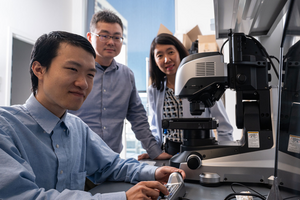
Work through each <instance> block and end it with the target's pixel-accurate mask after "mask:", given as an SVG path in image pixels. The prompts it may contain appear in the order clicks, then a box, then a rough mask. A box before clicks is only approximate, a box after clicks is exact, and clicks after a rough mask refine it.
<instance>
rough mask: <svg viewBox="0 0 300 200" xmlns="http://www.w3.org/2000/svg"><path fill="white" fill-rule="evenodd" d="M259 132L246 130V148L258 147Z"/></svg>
mask: <svg viewBox="0 0 300 200" xmlns="http://www.w3.org/2000/svg"><path fill="white" fill-rule="evenodd" d="M259 147H260V146H259V132H258V131H248V148H259Z"/></svg>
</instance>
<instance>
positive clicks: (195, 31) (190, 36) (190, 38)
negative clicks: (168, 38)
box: [157, 24, 202, 50]
mask: <svg viewBox="0 0 300 200" xmlns="http://www.w3.org/2000/svg"><path fill="white" fill-rule="evenodd" d="M161 33H168V34H171V35H173V33H172V32H171V31H170V30H169V29H168V28H167V27H165V26H164V25H163V24H160V26H159V30H158V32H157V35H159V34H161ZM198 35H202V34H201V31H200V29H199V27H198V25H197V26H195V27H194V28H192V29H191V30H190V31H189V32H187V33H185V34H177V35H174V36H175V37H177V38H178V39H179V40H180V41H181V42H182V44H183V46H184V47H185V48H186V49H187V50H189V49H190V48H191V46H192V43H193V42H194V41H196V40H197V39H198Z"/></svg>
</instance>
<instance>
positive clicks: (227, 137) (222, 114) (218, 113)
mask: <svg viewBox="0 0 300 200" xmlns="http://www.w3.org/2000/svg"><path fill="white" fill-rule="evenodd" d="M210 112H211V116H212V117H214V118H216V119H217V120H218V122H219V126H218V128H217V131H218V141H232V140H233V137H232V132H233V127H232V125H231V124H230V121H229V117H228V116H227V112H226V110H225V107H224V104H223V102H222V100H221V99H220V100H219V101H216V103H215V105H214V106H213V107H211V108H210Z"/></svg>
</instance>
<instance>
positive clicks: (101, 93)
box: [71, 10, 171, 159]
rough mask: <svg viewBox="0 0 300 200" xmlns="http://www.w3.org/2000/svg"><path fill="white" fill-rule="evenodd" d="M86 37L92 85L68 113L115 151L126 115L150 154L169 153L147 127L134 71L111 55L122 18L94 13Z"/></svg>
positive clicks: (116, 45)
mask: <svg viewBox="0 0 300 200" xmlns="http://www.w3.org/2000/svg"><path fill="white" fill-rule="evenodd" d="M87 39H88V40H89V41H90V42H91V44H92V46H93V47H94V49H95V52H96V59H95V60H96V69H97V73H96V75H95V78H94V87H93V89H92V91H91V94H90V95H89V96H88V97H87V99H86V101H85V102H84V103H83V105H82V107H81V108H80V109H79V110H77V111H71V113H72V114H75V115H77V116H79V117H80V118H81V119H82V120H83V121H84V122H85V123H87V124H88V125H89V127H90V128H91V129H92V130H93V131H94V132H95V133H97V134H98V135H99V136H100V137H101V138H102V139H103V140H104V141H105V142H106V144H107V145H108V146H109V147H110V148H111V149H112V150H114V151H115V152H117V153H120V152H121V151H122V149H123V145H122V131H123V123H124V119H125V118H126V119H127V120H128V121H129V122H130V123H131V127H132V130H133V132H134V133H135V136H136V138H137V139H138V140H140V141H141V143H142V146H143V148H145V149H146V151H147V153H148V155H149V156H150V158H152V159H168V158H170V157H171V155H169V154H167V153H164V152H162V149H161V146H160V145H159V144H158V143H157V142H156V140H155V138H154V136H153V135H152V133H151V131H150V128H149V123H148V117H147V114H146V111H145V109H144V106H143V104H142V102H141V99H140V97H139V94H138V92H137V89H136V86H135V80H134V74H133V72H132V71H131V70H130V69H129V68H128V67H127V66H125V65H123V64H121V63H117V62H116V61H115V59H114V57H116V56H117V55H119V53H120V51H121V48H122V44H123V23H122V21H121V19H120V18H119V17H118V16H117V15H116V14H114V13H113V12H111V11H109V10H104V11H99V12H97V13H95V14H94V15H93V17H92V20H91V23H90V32H89V33H87Z"/></svg>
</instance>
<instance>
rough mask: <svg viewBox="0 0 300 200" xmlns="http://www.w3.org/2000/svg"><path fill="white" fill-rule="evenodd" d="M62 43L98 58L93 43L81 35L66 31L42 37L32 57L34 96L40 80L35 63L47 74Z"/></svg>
mask: <svg viewBox="0 0 300 200" xmlns="http://www.w3.org/2000/svg"><path fill="white" fill-rule="evenodd" d="M61 43H67V44H70V45H73V46H77V47H81V48H83V49H84V50H86V51H87V52H89V53H91V54H92V55H93V56H94V58H96V53H95V50H94V48H93V46H92V45H91V43H90V42H89V41H88V40H87V39H86V38H84V37H82V36H80V35H76V34H73V33H68V32H64V31H53V32H50V33H49V34H44V35H42V36H40V37H39V38H38V39H37V41H36V42H35V44H34V46H33V48H32V52H31V57H30V59H31V60H30V75H31V84H32V88H31V90H32V92H33V94H34V95H35V94H36V91H37V89H38V78H37V77H36V76H35V74H34V73H33V71H32V68H31V67H32V64H33V62H35V61H38V62H39V63H40V64H41V66H43V67H45V68H46V72H47V71H48V69H49V67H50V65H51V62H52V60H53V58H55V57H56V56H57V51H58V49H59V45H60V44H61Z"/></svg>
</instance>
